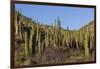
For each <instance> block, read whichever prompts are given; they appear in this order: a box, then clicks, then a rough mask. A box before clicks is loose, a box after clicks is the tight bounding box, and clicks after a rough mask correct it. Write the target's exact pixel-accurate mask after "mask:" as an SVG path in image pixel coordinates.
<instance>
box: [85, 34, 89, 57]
mask: <svg viewBox="0 0 100 69" xmlns="http://www.w3.org/2000/svg"><path fill="white" fill-rule="evenodd" d="M84 49H85V57H86V58H88V57H89V56H90V54H89V47H88V35H87V34H85V40H84Z"/></svg>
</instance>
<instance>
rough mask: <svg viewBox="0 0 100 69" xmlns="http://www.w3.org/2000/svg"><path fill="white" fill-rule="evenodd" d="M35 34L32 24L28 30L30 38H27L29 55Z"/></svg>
mask: <svg viewBox="0 0 100 69" xmlns="http://www.w3.org/2000/svg"><path fill="white" fill-rule="evenodd" d="M34 34H35V31H34V26H32V29H31V30H30V40H29V51H30V56H32V45H33V36H34Z"/></svg>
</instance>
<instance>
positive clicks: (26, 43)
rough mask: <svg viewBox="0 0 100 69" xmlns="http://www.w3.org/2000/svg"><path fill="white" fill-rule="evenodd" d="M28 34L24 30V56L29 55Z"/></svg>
mask: <svg viewBox="0 0 100 69" xmlns="http://www.w3.org/2000/svg"><path fill="white" fill-rule="evenodd" d="M28 48H29V47H28V34H27V32H25V56H29V49H28Z"/></svg>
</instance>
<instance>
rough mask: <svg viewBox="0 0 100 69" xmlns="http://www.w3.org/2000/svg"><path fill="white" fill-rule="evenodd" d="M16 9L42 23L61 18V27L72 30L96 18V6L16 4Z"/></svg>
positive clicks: (49, 22) (50, 22) (49, 23)
mask: <svg viewBox="0 0 100 69" xmlns="http://www.w3.org/2000/svg"><path fill="white" fill-rule="evenodd" d="M15 8H16V10H20V9H21V12H22V14H23V15H24V16H27V17H30V18H32V19H33V20H38V21H39V22H40V23H41V24H42V23H43V24H47V25H52V23H54V21H55V19H57V18H58V16H59V18H60V20H61V27H62V28H64V29H66V28H67V26H68V27H69V29H70V30H74V29H76V30H77V29H79V28H80V27H82V26H84V25H86V24H88V23H89V22H90V21H92V20H94V8H82V7H81V8H79V7H64V6H47V5H30V4H15Z"/></svg>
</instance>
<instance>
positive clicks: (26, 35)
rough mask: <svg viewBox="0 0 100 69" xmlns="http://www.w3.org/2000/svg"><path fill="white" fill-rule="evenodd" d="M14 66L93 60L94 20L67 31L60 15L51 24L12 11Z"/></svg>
mask: <svg viewBox="0 0 100 69" xmlns="http://www.w3.org/2000/svg"><path fill="white" fill-rule="evenodd" d="M14 17H15V19H14V24H15V66H23V65H34V64H59V63H75V62H86V61H94V57H95V54H94V52H95V51H94V47H95V40H94V36H95V35H94V31H95V30H94V22H93V21H92V22H90V23H89V24H88V25H85V26H84V27H82V28H80V29H79V30H69V29H68V28H67V29H63V28H61V21H60V19H59V18H57V19H56V22H54V23H53V25H52V26H50V25H43V24H41V23H39V21H37V20H32V19H31V18H28V17H26V16H23V15H22V14H21V13H20V12H15V16H14Z"/></svg>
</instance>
